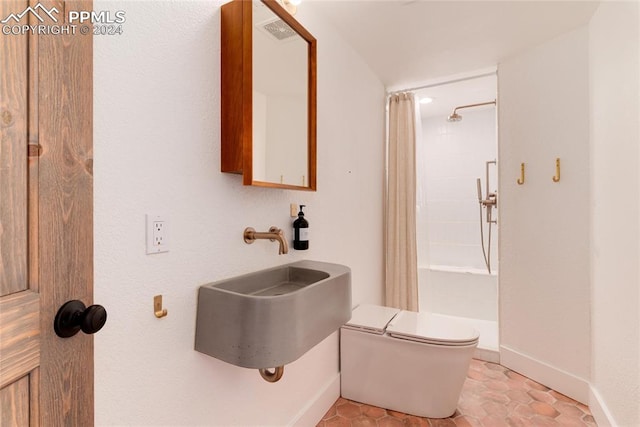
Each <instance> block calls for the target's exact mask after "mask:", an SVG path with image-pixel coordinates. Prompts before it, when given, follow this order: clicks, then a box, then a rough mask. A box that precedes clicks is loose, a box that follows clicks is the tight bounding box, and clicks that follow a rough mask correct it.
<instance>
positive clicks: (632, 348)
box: [589, 2, 640, 426]
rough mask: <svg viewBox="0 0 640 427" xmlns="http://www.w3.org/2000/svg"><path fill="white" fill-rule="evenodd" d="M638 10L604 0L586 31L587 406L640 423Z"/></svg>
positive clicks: (617, 420)
mask: <svg viewBox="0 0 640 427" xmlns="http://www.w3.org/2000/svg"><path fill="white" fill-rule="evenodd" d="M639 23H640V7H639V5H638V3H637V2H604V3H602V4H601V5H600V7H599V8H598V10H597V11H596V13H595V14H594V16H593V18H592V20H591V23H590V26H589V54H590V89H591V102H590V105H591V159H592V160H591V170H592V175H591V189H592V190H591V191H592V193H591V216H592V218H591V245H592V253H591V274H592V279H591V280H592V282H591V292H592V308H591V317H592V318H591V322H592V365H591V375H592V381H591V386H592V387H591V391H592V393H591V397H592V398H591V400H590V402H589V405H590V406H591V408H592V410H593V413H594V416H595V418H596V421H597V422H598V425H600V426H606V425H619V426H637V425H640V365H639V360H640V317H639V316H640V287H639V286H638V284H639V283H640V272H639V271H638V266H639V263H638V260H639V259H640V247H639V242H640V226H639V223H638V221H639V218H640V175H639V174H638V171H639V170H640V149H639V147H640V128H639V125H638V117H640V105H639V99H640V64H639V52H640V41H639V40H640V34H639V27H640V25H639Z"/></svg>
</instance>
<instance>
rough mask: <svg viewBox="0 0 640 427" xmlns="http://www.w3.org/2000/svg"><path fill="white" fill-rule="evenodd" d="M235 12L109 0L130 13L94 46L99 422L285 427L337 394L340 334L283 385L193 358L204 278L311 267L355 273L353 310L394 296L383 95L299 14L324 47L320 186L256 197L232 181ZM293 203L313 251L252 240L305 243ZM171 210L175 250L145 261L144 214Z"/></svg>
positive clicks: (354, 61)
mask: <svg viewBox="0 0 640 427" xmlns="http://www.w3.org/2000/svg"><path fill="white" fill-rule="evenodd" d="M220 4H221V2H214V1H168V2H137V1H131V2H124V1H118V2H105V1H96V2H95V3H94V9H95V10H100V9H102V10H125V11H126V18H127V21H126V23H125V24H124V34H123V35H122V36H100V37H98V36H96V37H95V41H94V45H95V53H94V54H95V59H94V64H95V71H94V99H95V106H94V108H95V116H94V122H95V124H94V126H95V127H94V150H95V187H94V191H95V195H94V199H95V223H94V227H95V301H96V302H97V303H100V304H103V305H104V306H105V307H106V308H107V310H108V312H109V320H108V322H107V325H106V326H105V328H104V330H103V331H101V332H100V334H98V335H97V336H96V338H95V366H96V376H95V390H96V402H95V411H96V424H97V425H258V424H259V425H284V424H289V423H292V422H294V421H295V420H296V419H297V418H296V417H298V415H299V414H301V413H303V412H304V411H305V409H306V407H307V406H308V405H310V404H313V400H314V399H315V398H316V397H317V395H318V393H322V392H323V390H325V389H326V390H329V391H328V393H329V398H330V399H335V398H336V397H337V389H336V388H335V385H336V380H337V378H338V347H337V345H338V343H337V338H336V336H335V334H334V335H333V336H332V337H330V338H329V339H327V340H325V341H324V342H323V343H322V344H321V345H319V346H317V347H316V348H314V349H313V350H311V351H310V352H308V353H307V354H306V355H305V356H303V357H302V358H301V359H299V360H298V361H296V362H295V363H293V364H291V365H288V366H286V367H285V373H284V377H283V379H282V380H281V381H280V382H278V383H275V384H269V383H266V382H265V381H263V380H262V379H261V378H260V376H259V374H258V372H257V371H256V370H249V369H243V368H238V367H234V366H232V365H229V364H226V363H224V362H221V361H218V360H217V359H214V358H211V357H209V356H206V355H203V354H200V353H198V352H196V351H194V349H193V342H194V330H195V316H196V298H197V289H198V287H199V286H200V285H202V284H205V283H207V282H211V281H214V280H218V279H222V278H225V277H230V276H234V275H237V274H240V273H245V272H249V271H253V270H258V269H262V268H266V267H271V266H274V265H277V264H282V263H287V262H292V261H295V260H299V259H303V258H309V259H317V260H323V261H329V262H337V263H342V264H345V265H348V266H350V267H351V268H352V279H353V284H352V285H353V303H354V304H357V303H361V302H370V303H380V302H381V301H382V237H381V235H382V233H381V232H382V203H383V201H382V184H383V164H384V161H383V147H384V144H383V123H384V120H383V118H384V96H385V94H384V88H383V85H382V84H381V83H380V81H379V80H378V79H377V78H376V77H375V76H374V75H373V74H372V73H371V71H370V70H369V69H368V67H367V66H365V65H364V64H363V62H362V61H361V60H360V58H359V57H358V56H357V55H356V54H355V53H354V51H352V50H351V49H350V48H349V47H348V46H347V45H345V43H344V42H343V41H342V40H341V39H339V38H338V36H337V35H336V34H335V32H334V31H333V30H332V29H331V28H329V27H328V26H326V25H325V24H323V22H320V21H319V18H317V17H315V16H310V15H305V10H304V5H302V6H300V7H299V12H298V15H297V17H298V18H299V19H300V20H301V21H302V22H303V24H305V25H306V26H307V27H308V28H309V30H310V31H311V32H312V34H314V36H316V37H317V39H318V191H317V192H316V193H308V192H293V191H284V190H273V189H265V188H251V187H243V186H242V185H241V179H240V177H239V176H235V175H229V174H222V173H220V119H219V117H220V109H219V106H220V88H219V85H220V74H219V70H220V42H219V40H220V25H219V22H220V12H219V6H220ZM376 124H377V125H376ZM363 157H365V158H366V160H367V161H362V158H363ZM289 203H303V204H307V205H308V206H309V207H308V209H307V215H308V220H309V222H310V225H311V248H310V249H309V250H308V251H306V252H296V251H293V250H291V252H290V253H289V254H288V255H284V256H279V255H278V251H277V246H276V245H275V244H273V243H270V242H266V241H265V242H256V243H255V244H253V245H251V246H249V245H247V244H245V243H244V242H243V241H242V231H243V229H244V228H245V227H247V226H253V227H255V228H257V229H259V230H266V229H268V228H269V226H271V225H275V226H278V227H282V228H283V229H285V231H286V232H287V236H288V237H289V238H290V239H291V232H290V231H289V230H290V227H291V222H292V220H293V218H290V217H289V216H288V215H289ZM158 212H159V213H165V215H167V217H168V219H169V223H168V228H169V233H170V234H169V238H170V249H171V251H170V252H168V253H165V254H157V255H145V243H144V242H145V225H144V216H145V213H158ZM157 294H162V295H164V304H165V307H166V308H167V309H168V312H169V314H168V316H167V317H166V318H164V319H156V318H155V317H154V315H153V308H152V302H153V296H154V295H157ZM318 303H319V304H321V303H322V301H319V302H318ZM325 397H326V393H325ZM331 403H332V401H331V400H330V401H328V402H327V401H323V405H324V406H322V405H321V407H320V411H321V412H324V410H326V409H327V408H328V405H330V404H331ZM312 415H313V416H312V417H311V418H306V420H307V421H309V420H312V419H313V417H319V416H322V413H318V412H317V408H316V412H315V413H314V414H312ZM309 422H310V421H309Z"/></svg>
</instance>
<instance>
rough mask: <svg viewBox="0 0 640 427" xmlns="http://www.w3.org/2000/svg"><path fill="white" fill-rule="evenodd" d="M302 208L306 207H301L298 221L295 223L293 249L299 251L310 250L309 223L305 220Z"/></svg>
mask: <svg viewBox="0 0 640 427" xmlns="http://www.w3.org/2000/svg"><path fill="white" fill-rule="evenodd" d="M302 208H304V205H300V212H298V219H296V220H295V221H293V249H297V250H299V251H304V250H307V249H309V221H307V220H306V219H304V212H302Z"/></svg>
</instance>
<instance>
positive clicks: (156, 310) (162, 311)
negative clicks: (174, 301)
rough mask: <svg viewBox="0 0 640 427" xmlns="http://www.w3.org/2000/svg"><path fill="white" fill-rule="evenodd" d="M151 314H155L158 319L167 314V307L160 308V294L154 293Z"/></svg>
mask: <svg viewBox="0 0 640 427" xmlns="http://www.w3.org/2000/svg"><path fill="white" fill-rule="evenodd" d="M153 314H155V315H156V317H157V318H158V319H160V318H162V317H165V316H166V315H167V314H168V313H167V309H166V308H162V295H156V296H155V297H153Z"/></svg>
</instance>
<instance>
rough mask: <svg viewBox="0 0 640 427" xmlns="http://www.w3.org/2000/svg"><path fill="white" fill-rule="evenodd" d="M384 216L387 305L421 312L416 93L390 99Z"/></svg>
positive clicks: (392, 96)
mask: <svg viewBox="0 0 640 427" xmlns="http://www.w3.org/2000/svg"><path fill="white" fill-rule="evenodd" d="M388 107H389V108H388V110H389V121H388V143H387V186H386V199H387V200H386V202H387V203H386V215H385V280H386V285H385V301H386V305H387V306H389V307H396V308H400V309H403V310H411V311H418V266H417V264H418V256H417V248H416V139H417V132H418V126H417V124H416V122H417V120H416V100H415V96H414V94H413V93H398V94H393V95H391V96H390V97H389V105H388Z"/></svg>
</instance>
